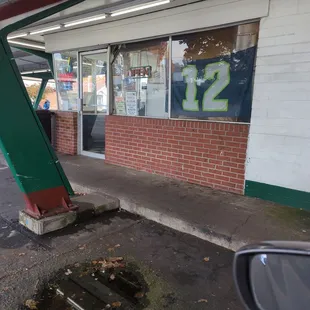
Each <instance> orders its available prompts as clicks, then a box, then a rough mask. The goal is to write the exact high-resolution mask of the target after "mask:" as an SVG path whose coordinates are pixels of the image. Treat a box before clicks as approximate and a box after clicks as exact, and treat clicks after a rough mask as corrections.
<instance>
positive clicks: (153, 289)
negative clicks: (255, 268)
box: [0, 169, 242, 310]
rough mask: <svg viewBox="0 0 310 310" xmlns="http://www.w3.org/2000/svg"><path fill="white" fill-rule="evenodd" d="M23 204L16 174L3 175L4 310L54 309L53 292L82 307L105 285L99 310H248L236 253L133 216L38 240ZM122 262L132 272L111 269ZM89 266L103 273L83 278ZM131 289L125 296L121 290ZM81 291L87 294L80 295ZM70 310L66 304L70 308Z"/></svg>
mask: <svg viewBox="0 0 310 310" xmlns="http://www.w3.org/2000/svg"><path fill="white" fill-rule="evenodd" d="M20 205H21V197H20V194H19V191H18V189H17V187H16V184H15V183H14V182H12V179H11V178H10V173H9V172H8V171H6V170H5V169H4V170H1V171H0V215H1V217H0V309H1V310H14V309H20V307H21V305H24V309H27V308H25V307H26V306H25V303H27V305H28V308H29V307H31V306H34V307H37V309H39V310H40V309H49V308H48V305H47V304H44V303H45V302H47V301H48V297H47V295H46V292H47V290H46V289H48V290H49V288H50V287H51V286H52V289H51V290H49V291H50V295H51V298H54V297H53V296H55V295H54V293H55V291H56V290H57V289H59V290H60V293H59V292H58V294H60V297H61V293H63V294H64V296H65V297H68V296H69V297H70V298H71V299H72V298H73V299H74V298H76V299H75V300H76V301H77V300H79V301H80V302H82V301H81V300H80V299H81V298H82V299H83V297H77V296H79V294H86V295H87V296H88V297H89V295H92V296H91V298H93V296H95V299H96V302H98V300H100V298H97V297H98V296H97V297H96V290H95V289H94V286H95V287H97V285H99V286H100V287H99V288H98V287H97V289H98V291H99V292H101V293H100V294H99V295H100V296H101V297H102V296H105V298H102V299H103V300H101V303H100V305H99V306H93V308H92V309H100V308H96V307H101V306H102V305H104V307H106V306H107V305H110V306H111V308H110V309H113V307H114V308H120V309H130V307H131V308H132V309H154V310H155V309H156V310H157V309H214V310H215V309H216V310H218V309H221V310H222V309H223V310H226V309H227V310H235V309H242V307H241V306H240V303H239V301H238V299H237V296H236V294H235V290H234V286H233V280H232V270H231V265H232V259H233V253H232V252H231V251H228V250H226V249H223V248H221V247H218V246H215V245H213V244H211V243H208V242H205V241H203V240H200V239H197V238H195V237H192V236H189V235H186V234H182V233H178V232H176V231H174V230H171V229H168V228H166V227H163V226H161V225H159V224H155V223H153V222H150V221H148V220H145V219H142V218H140V217H137V216H133V215H131V214H128V213H125V212H118V213H110V214H106V215H104V216H103V217H101V218H98V219H94V220H91V221H88V222H85V223H81V224H78V225H74V226H72V227H70V228H66V229H64V230H62V231H59V232H56V233H52V234H49V235H46V236H42V237H36V236H34V235H32V234H31V233H29V232H28V231H26V230H24V229H22V228H21V227H20V226H19V225H18V224H17V223H16V214H17V210H18V208H20ZM115 258H118V259H120V258H122V259H120V260H119V261H118V263H119V264H124V266H123V265H121V266H116V267H115V266H114V267H115V268H114V267H113V268H107V265H106V264H107V262H109V260H111V259H115ZM112 262H114V263H115V260H114V261H113V260H112ZM84 266H89V267H88V268H95V270H93V269H90V270H89V271H88V272H87V273H86V274H85V273H84V274H83V272H81V269H80V268H84ZM118 267H119V268H118ZM75 268H77V269H75ZM96 268H97V269H96ZM102 268H103V269H102ZM68 270H69V271H68ZM102 270H105V274H104V275H103V276H102V275H101V274H100V273H102ZM71 272H72V273H71ZM121 273H123V274H121ZM81 274H82V277H81V278H79V276H80V275H81ZM111 275H113V276H112V279H113V280H111ZM100 276H102V277H100ZM76 277H78V279H76ZM83 277H85V278H83ZM105 277H108V278H105ZM114 277H115V278H114ZM68 279H69V281H71V282H72V283H73V284H72V283H71V282H70V284H68V286H70V288H68V286H67V284H63V283H62V281H65V280H68ZM72 279H73V280H72ZM96 279H97V280H96ZM124 279H125V280H124ZM81 281H82V282H81ZM113 281H116V282H115V283H116V284H115V287H113V285H114V283H112V282H113ZM128 281H129V282H130V283H131V284H129V285H128ZM124 282H126V283H127V284H126V285H125V289H124V291H123V292H122V291H121V290H119V287H122V285H123V286H124ZM85 283H86V284H85ZM98 283H99V284H98ZM102 283H103V286H102V285H101V284H102ZM53 285H54V286H53ZM77 286H78V287H79V288H78V290H79V291H76V293H74V292H73V293H72V292H71V291H70V290H71V289H72V287H75V288H76V287H77ZM44 289H45V290H44ZM102 290H103V291H102ZM83 291H84V292H85V293H83ZM42 294H43V295H42ZM110 294H112V295H110ZM114 294H115V295H114ZM42 296H43V300H40V298H41V297H42ZM82 296H83V295H82ZM111 296H112V297H111ZM37 301H40V302H41V304H40V303H39V304H37V303H36V302H37ZM32 302H34V303H32ZM119 303H121V304H119ZM42 305H43V308H42ZM70 307H71V306H70V305H68V304H66V305H65V306H64V308H63V309H70ZM122 307H123V308H122ZM71 308H72V307H71ZM108 308H109V307H108ZM34 309H35V308H34ZM51 309H57V308H55V307H54V308H51ZM103 309H104V308H103Z"/></svg>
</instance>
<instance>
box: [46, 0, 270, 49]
mask: <svg viewBox="0 0 310 310" xmlns="http://www.w3.org/2000/svg"><path fill="white" fill-rule="evenodd" d="M268 8H269V0H206V1H202V2H197V3H194V4H189V5H184V6H180V7H177V8H173V9H167V10H164V11H160V12H155V13H150V14H146V15H141V16H138V17H134V18H127V19H124V20H120V21H114V22H112V21H110V22H109V21H108V19H107V20H106V22H104V23H103V24H100V25H95V26H91V27H84V28H80V29H75V30H71V31H64V32H61V33H56V34H50V35H46V36H45V43H46V50H47V51H48V52H54V51H61V50H68V49H71V50H72V49H80V48H86V47H91V46H96V45H103V44H108V43H117V42H126V41H130V40H137V39H144V38H150V37H156V36H162V35H167V34H172V33H178V32H184V31H191V30H197V29H203V28H209V27H217V26H222V25H226V24H230V23H236V22H242V21H247V20H251V19H255V18H260V17H263V16H267V14H268Z"/></svg>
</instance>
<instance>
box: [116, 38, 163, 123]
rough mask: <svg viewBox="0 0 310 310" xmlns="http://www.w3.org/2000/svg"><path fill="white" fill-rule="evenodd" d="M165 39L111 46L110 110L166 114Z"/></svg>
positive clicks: (119, 113)
mask: <svg viewBox="0 0 310 310" xmlns="http://www.w3.org/2000/svg"><path fill="white" fill-rule="evenodd" d="M168 45H169V40H168V39H161V40H152V41H147V42H140V43H132V44H126V45H122V46H121V47H114V51H115V53H114V55H116V56H115V59H114V62H113V67H112V72H113V89H114V109H113V113H114V114H117V115H127V116H149V117H161V118H166V117H168V89H169V66H168Z"/></svg>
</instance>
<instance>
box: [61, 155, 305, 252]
mask: <svg viewBox="0 0 310 310" xmlns="http://www.w3.org/2000/svg"><path fill="white" fill-rule="evenodd" d="M59 157H60V161H61V163H62V165H63V168H64V170H65V172H66V174H67V176H68V178H69V180H70V181H71V184H72V186H73V188H74V190H75V191H77V192H88V193H89V192H101V193H105V194H108V195H111V196H114V197H117V198H119V199H120V204H121V208H122V209H124V210H127V211H129V212H132V213H136V214H139V215H141V216H143V217H146V218H148V219H150V220H153V221H155V222H158V223H161V224H163V225H165V226H168V227H170V228H173V229H175V230H178V231H181V232H184V233H188V234H191V235H194V236H196V237H198V238H201V239H204V240H207V241H209V242H212V243H215V244H217V245H220V246H223V247H225V248H228V249H231V250H234V251H235V250H237V249H238V248H240V247H241V246H243V245H245V244H249V243H254V242H257V241H262V240H299V241H309V240H310V213H309V212H306V211H302V210H298V209H293V208H288V207H283V206H279V205H276V204H274V203H270V202H266V201H262V200H258V199H253V198H248V197H243V196H239V195H234V194H229V193H225V192H221V191H215V190H211V189H209V188H205V187H200V186H196V185H192V184H188V183H184V182H180V181H176V180H172V179H168V178H165V177H161V176H157V175H152V174H148V173H144V172H139V171H135V170H131V169H126V168H123V167H117V166H112V165H107V164H105V163H104V161H102V160H97V159H92V158H88V157H82V156H74V157H72V156H63V155H61V156H59Z"/></svg>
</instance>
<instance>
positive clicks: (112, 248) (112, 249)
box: [108, 244, 121, 252]
mask: <svg viewBox="0 0 310 310" xmlns="http://www.w3.org/2000/svg"><path fill="white" fill-rule="evenodd" d="M120 246H121V245H120V244H116V245H114V247H111V248H108V252H113V251H115V249H116V248H119V247H120Z"/></svg>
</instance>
